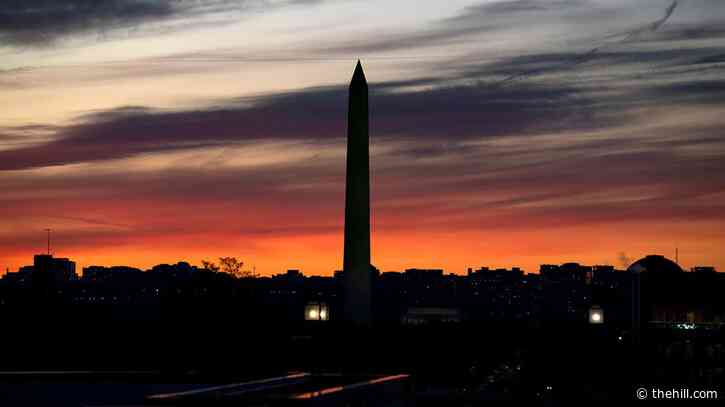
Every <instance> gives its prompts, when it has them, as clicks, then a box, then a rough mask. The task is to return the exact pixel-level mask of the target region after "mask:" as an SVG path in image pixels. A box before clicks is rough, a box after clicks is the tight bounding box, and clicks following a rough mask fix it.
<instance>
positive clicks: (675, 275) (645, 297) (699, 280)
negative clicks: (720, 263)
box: [627, 255, 722, 327]
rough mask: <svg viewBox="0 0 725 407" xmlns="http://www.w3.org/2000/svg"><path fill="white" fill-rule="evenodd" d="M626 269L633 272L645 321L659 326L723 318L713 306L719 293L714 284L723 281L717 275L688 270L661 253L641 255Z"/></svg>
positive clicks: (704, 321)
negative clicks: (685, 270) (641, 256)
mask: <svg viewBox="0 0 725 407" xmlns="http://www.w3.org/2000/svg"><path fill="white" fill-rule="evenodd" d="M627 271H629V272H630V273H632V278H633V284H634V286H633V288H635V290H633V295H634V296H635V298H634V299H635V301H636V302H638V303H639V305H638V306H641V318H642V322H645V323H648V324H649V325H654V326H660V327H662V326H670V327H682V326H687V327H691V326H695V324H712V323H716V324H720V323H721V322H722V318H721V315H720V314H721V311H722V310H720V309H719V308H718V307H716V306H715V307H714V306H713V305H715V302H716V299H717V297H718V293H717V290H716V289H715V287H716V286H717V285H718V284H721V283H720V282H719V281H717V280H719V279H718V278H717V276H708V275H704V274H702V273H686V272H684V270H682V268H681V267H680V266H679V265H678V264H677V263H675V262H674V261H672V260H670V259H668V258H666V257H664V256H660V255H649V256H646V257H644V258H642V259H639V260H637V261H636V262H634V263H632V265H630V266H629V267H628V268H627ZM712 274H715V273H712Z"/></svg>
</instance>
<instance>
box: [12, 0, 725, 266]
mask: <svg viewBox="0 0 725 407" xmlns="http://www.w3.org/2000/svg"><path fill="white" fill-rule="evenodd" d="M358 58H360V59H361V60H362V62H363V65H364V67H365V73H366V76H367V79H368V81H369V82H370V92H371V94H370V104H371V105H370V110H371V149H372V150H371V152H372V156H371V169H372V176H371V181H372V189H371V197H372V232H373V234H372V261H373V264H375V265H376V266H377V267H378V268H379V269H381V270H383V271H389V270H402V269H405V268H411V267H435V268H444V269H445V270H446V271H447V272H455V273H463V272H465V270H466V268H467V267H479V266H491V267H507V268H509V267H512V266H518V267H522V268H523V269H524V270H526V271H527V272H532V271H533V272H535V271H537V270H538V266H539V264H542V263H563V262H569V261H576V262H579V263H583V264H590V265H591V264H612V265H615V266H617V267H624V266H625V265H626V264H628V263H629V262H631V261H634V260H636V259H637V258H639V257H643V256H644V255H647V254H654V253H657V254H663V255H666V256H668V257H672V258H674V252H675V248H679V253H680V263H681V265H682V266H683V267H685V268H690V267H693V266H696V265H712V266H715V267H716V268H717V269H718V270H719V271H723V270H725V114H724V113H725V71H724V70H723V68H725V1H722V0H679V1H678V2H677V3H675V4H673V3H672V1H671V0H637V1H636V2H635V1H632V0H541V1H536V0H509V1H500V0H497V1H480V0H479V1H464V0H447V1H433V0H431V1H421V0H395V1H391V0H385V1H383V0H339V1H333V0H327V1H326V0H267V1H264V0H249V1H245V0H239V1H231V0H93V1H92V0H10V1H7V0H4V1H2V3H0V101H1V104H0V191H1V192H0V267H2V268H1V270H2V271H0V273H4V272H5V270H6V268H7V269H10V270H11V271H15V270H16V269H17V268H18V267H19V266H22V265H25V264H30V263H31V262H32V256H33V254H36V253H40V252H43V251H44V250H45V232H44V229H45V228H52V229H53V231H54V232H53V252H54V254H55V255H57V256H60V257H69V258H71V259H73V260H75V261H76V262H77V263H78V267H79V271H80V268H81V267H85V266H88V265H92V264H97V265H132V266H137V267H144V268H145V267H149V266H152V265H154V264H157V263H175V262H177V261H181V260H185V261H188V262H190V263H192V264H197V265H198V264H200V261H201V260H202V259H213V258H216V257H219V256H236V257H238V258H240V259H242V260H243V261H244V262H245V268H249V269H251V268H252V267H255V268H256V271H257V272H258V273H261V274H264V275H269V274H276V273H280V272H283V271H284V270H286V269H288V268H298V269H301V270H302V272H303V273H305V274H308V275H314V274H318V275H330V274H332V272H333V271H334V270H336V269H340V268H341V267H342V244H343V236H342V227H343V215H344V178H345V134H346V133H345V126H346V116H345V115H346V109H347V86H348V82H349V80H350V77H351V75H352V72H353V69H354V66H355V62H356V61H357V59H358Z"/></svg>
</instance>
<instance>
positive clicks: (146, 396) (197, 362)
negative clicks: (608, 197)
mask: <svg viewBox="0 0 725 407" xmlns="http://www.w3.org/2000/svg"><path fill="white" fill-rule="evenodd" d="M217 322H218V321H217ZM233 325H236V326H233ZM232 327H233V328H234V329H232ZM54 328H57V329H58V330H57V331H53V330H52V329H54ZM60 328H61V327H59V326H58V327H55V326H54V325H53V324H52V322H48V325H47V326H44V327H43V328H38V327H37V326H36V327H35V329H28V330H26V331H17V332H16V334H15V335H13V336H12V337H11V336H5V337H4V338H3V342H4V346H3V359H2V370H3V371H4V372H6V373H5V374H2V375H1V376H0V405H2V406H101V405H116V406H120V405H200V406H207V405H235V406H244V405H255V406H264V405H269V406H274V405H288V404H296V405H368V406H378V405H385V406H395V405H419V406H428V405H431V406H433V405H447V406H448V405H450V406H457V405H460V406H463V405H477V404H478V403H479V402H483V401H492V400H500V401H509V400H510V401H526V402H529V403H534V404H539V403H543V404H547V405H578V403H581V402H582V401H631V400H636V398H635V391H636V390H637V389H638V388H640V387H646V388H650V387H653V386H656V387H661V388H682V387H683V386H689V387H690V388H692V389H714V390H717V391H720V393H719V394H720V395H722V394H723V393H722V392H721V390H722V389H721V388H720V387H719V386H720V385H721V383H723V382H724V381H725V380H723V379H724V378H725V377H724V375H723V367H724V366H725V360H723V354H722V345H721V344H722V343H723V337H722V332H720V331H718V330H707V331H705V330H688V331H674V330H671V329H649V330H645V331H644V332H643V333H642V340H641V344H640V345H633V344H632V338H631V337H629V336H626V333H624V334H623V333H622V332H621V331H618V330H612V329H609V328H606V327H604V326H591V325H578V326H572V325H571V324H566V325H559V326H557V325H555V324H549V325H548V326H545V327H543V326H537V327H533V326H529V325H522V324H505V323H492V324H488V325H481V324H477V325H475V326H472V325H466V324H433V325H429V326H419V327H400V326H398V327H390V328H384V327H380V328H376V329H365V330H351V329H343V328H342V327H336V326H334V325H331V326H326V325H322V324H319V325H308V326H300V327H297V328H295V330H294V332H290V331H285V330H282V329H278V328H276V327H275V326H274V324H255V325H251V324H250V325H245V324H244V323H243V322H242V321H228V323H227V325H216V326H208V327H205V328H206V329H194V330H188V329H186V328H185V327H184V326H183V325H176V326H173V327H172V326H158V325H148V326H139V325H138V324H137V323H134V324H133V329H132V327H131V326H125V327H124V326H123V324H114V325H113V326H103V325H102V324H101V323H99V324H98V325H97V326H95V327H77V328H78V330H76V331H72V330H68V329H60ZM197 328H198V327H197ZM79 332H81V333H83V334H84V335H79ZM19 371H22V372H26V373H24V374H20V372H19ZM31 371H35V372H31ZM59 371H61V372H63V371H64V372H65V373H60V372H59ZM28 372H31V373H28ZM300 374H302V375H303V376H300V377H296V376H294V375H300ZM288 375H292V379H291V382H289V383H288V382H285V381H284V379H280V378H284V377H285V376H288ZM391 377H392V378H393V379H389V380H382V382H377V380H379V379H383V378H391ZM270 380H271V382H270ZM274 380H281V381H274ZM260 381H261V383H262V384H261V385H260ZM370 381H373V383H368V382H370ZM249 383H251V384H249ZM365 383H367V384H365ZM240 386H241V387H240ZM245 386H246V387H245ZM250 386H251V387H250ZM350 386H352V387H350ZM209 388H211V390H209ZM341 388H342V391H340V390H341ZM327 389H333V390H334V391H331V392H330V391H327ZM320 392H322V393H323V394H321V395H320V394H319V393H320ZM328 393H329V394H328ZM163 394H178V395H180V397H166V398H164V397H152V396H154V395H157V396H158V395H163ZM304 394H317V395H316V396H315V397H308V398H305V397H299V396H300V395H304ZM383 394H384V395H385V397H382V396H381V395H383ZM323 396H324V397H323Z"/></svg>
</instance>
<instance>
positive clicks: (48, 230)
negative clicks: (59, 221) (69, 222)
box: [45, 229, 51, 256]
mask: <svg viewBox="0 0 725 407" xmlns="http://www.w3.org/2000/svg"><path fill="white" fill-rule="evenodd" d="M50 230H51V229H45V231H46V232H48V255H49V256H50Z"/></svg>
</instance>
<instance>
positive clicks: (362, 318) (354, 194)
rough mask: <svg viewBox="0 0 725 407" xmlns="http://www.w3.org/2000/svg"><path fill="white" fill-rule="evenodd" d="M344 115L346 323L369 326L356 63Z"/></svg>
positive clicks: (364, 103) (360, 89)
mask: <svg viewBox="0 0 725 407" xmlns="http://www.w3.org/2000/svg"><path fill="white" fill-rule="evenodd" d="M348 97H349V100H348V112H347V177H346V184H345V254H344V260H343V271H344V273H343V276H344V287H345V292H344V295H345V303H344V304H345V305H344V314H345V315H344V316H345V320H346V321H347V322H351V323H354V324H356V325H369V324H370V322H371V319H372V317H371V314H372V311H371V305H370V269H371V267H370V161H369V160H370V154H369V144H370V136H369V134H368V84H367V81H366V80H365V74H364V73H363V68H362V65H361V64H360V61H357V66H356V67H355V72H354V73H353V75H352V81H351V82H350V90H349V95H348Z"/></svg>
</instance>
